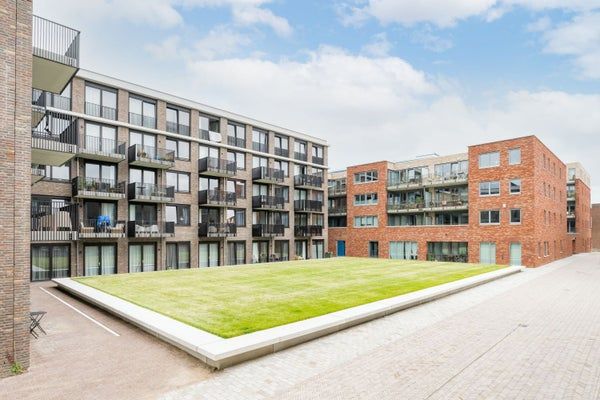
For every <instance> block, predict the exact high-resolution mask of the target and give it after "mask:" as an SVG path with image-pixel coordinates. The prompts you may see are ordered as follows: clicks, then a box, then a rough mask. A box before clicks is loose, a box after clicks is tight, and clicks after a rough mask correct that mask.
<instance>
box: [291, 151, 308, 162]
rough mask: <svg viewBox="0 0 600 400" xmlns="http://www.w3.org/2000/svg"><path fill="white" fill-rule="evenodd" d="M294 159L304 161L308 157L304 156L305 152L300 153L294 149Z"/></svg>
mask: <svg viewBox="0 0 600 400" xmlns="http://www.w3.org/2000/svg"><path fill="white" fill-rule="evenodd" d="M294 159H296V160H299V161H306V160H307V159H308V157H307V156H306V153H300V152H298V151H295V152H294Z"/></svg>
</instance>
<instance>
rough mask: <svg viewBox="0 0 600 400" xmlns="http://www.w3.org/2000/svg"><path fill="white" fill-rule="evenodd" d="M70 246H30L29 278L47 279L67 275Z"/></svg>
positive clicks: (69, 263) (34, 279) (35, 279)
mask: <svg viewBox="0 0 600 400" xmlns="http://www.w3.org/2000/svg"><path fill="white" fill-rule="evenodd" d="M70 250H71V246H70V245H68V244H66V245H35V246H32V247H31V280H32V281H47V280H49V279H54V278H66V277H68V276H69V270H70V266H71V262H70V258H71V251H70Z"/></svg>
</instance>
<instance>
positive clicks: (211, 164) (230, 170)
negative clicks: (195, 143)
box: [198, 157, 237, 176]
mask: <svg viewBox="0 0 600 400" xmlns="http://www.w3.org/2000/svg"><path fill="white" fill-rule="evenodd" d="M198 172H200V173H202V172H212V173H216V174H219V175H225V176H228V175H231V176H233V175H235V174H236V172H237V166H236V164H235V161H229V160H225V159H222V158H214V157H204V158H201V159H199V160H198Z"/></svg>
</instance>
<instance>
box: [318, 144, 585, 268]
mask: <svg viewBox="0 0 600 400" xmlns="http://www.w3.org/2000/svg"><path fill="white" fill-rule="evenodd" d="M568 172H569V174H570V175H569V181H568V182H567V173H568ZM567 184H568V185H569V186H567ZM573 192H575V193H576V194H575V196H572V193H573ZM567 195H569V199H567ZM568 200H569V202H568ZM328 202H329V250H330V251H331V252H333V253H334V254H337V255H347V256H359V257H366V256H370V257H383V258H401V259H402V258H404V259H419V260H427V259H429V260H440V261H443V260H446V261H468V262H484V263H498V264H522V265H526V266H530V267H535V266H539V265H542V264H546V263H548V262H550V261H553V260H557V259H560V258H563V257H566V256H569V255H571V254H573V253H576V252H584V251H590V249H591V247H590V246H591V229H590V228H591V225H590V217H589V215H590V214H589V213H590V189H589V177H588V176H587V174H586V173H585V171H584V170H583V168H582V167H581V165H579V164H577V165H574V166H571V165H570V167H569V168H568V167H567V165H565V163H563V162H562V161H561V160H560V159H559V158H558V157H557V156H556V155H555V154H554V153H553V152H552V151H551V150H550V149H548V148H547V147H546V146H545V145H544V144H543V143H542V142H541V141H540V140H539V139H538V138H537V137H535V136H526V137H521V138H516V139H510V140H502V141H497V142H491V143H484V144H479V145H473V146H470V147H469V150H468V153H464V154H457V155H452V156H444V157H440V156H435V157H429V158H420V159H416V160H411V161H405V162H398V163H392V162H387V161H380V162H375V163H369V164H363V165H357V166H352V167H349V168H348V169H347V170H346V171H338V172H332V173H330V175H329V200H328ZM571 202H573V204H571ZM568 204H569V206H567V205H568ZM573 209H574V210H573ZM570 219H573V222H567V221H568V220H570ZM568 226H569V227H570V228H567V227H568ZM568 229H569V231H568Z"/></svg>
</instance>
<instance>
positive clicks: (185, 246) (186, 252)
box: [167, 242, 190, 269]
mask: <svg viewBox="0 0 600 400" xmlns="http://www.w3.org/2000/svg"><path fill="white" fill-rule="evenodd" d="M189 267H190V242H181V243H167V269H181V268H189Z"/></svg>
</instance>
